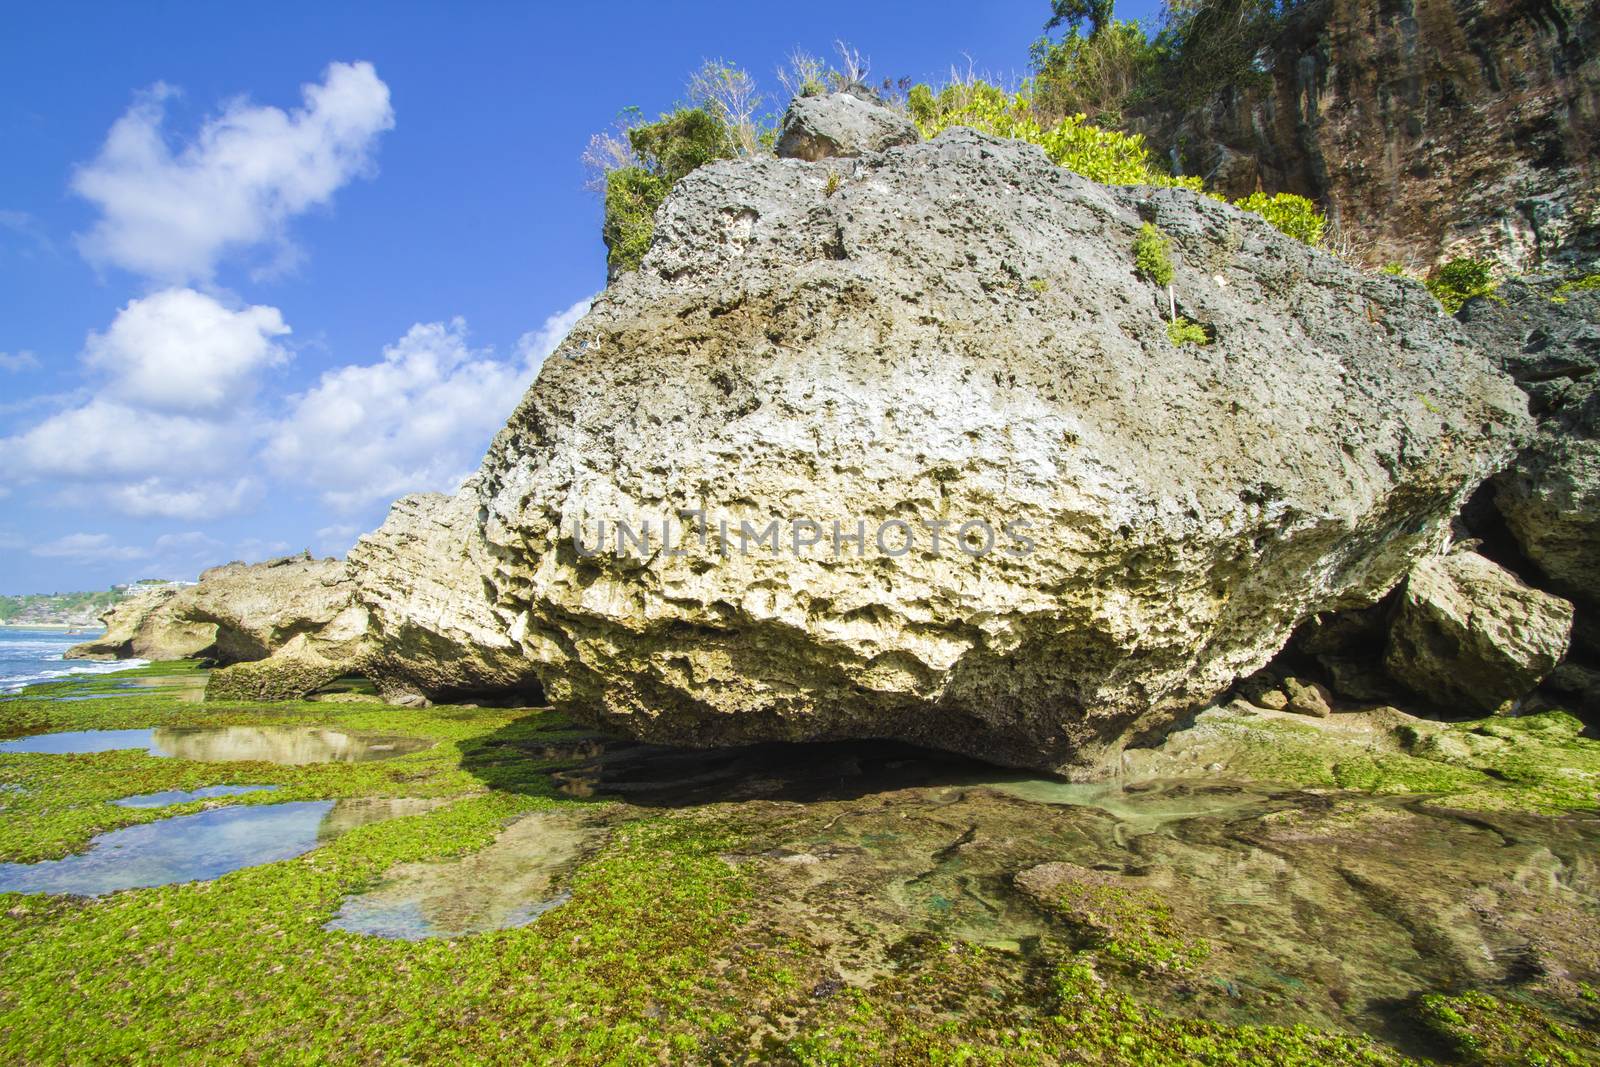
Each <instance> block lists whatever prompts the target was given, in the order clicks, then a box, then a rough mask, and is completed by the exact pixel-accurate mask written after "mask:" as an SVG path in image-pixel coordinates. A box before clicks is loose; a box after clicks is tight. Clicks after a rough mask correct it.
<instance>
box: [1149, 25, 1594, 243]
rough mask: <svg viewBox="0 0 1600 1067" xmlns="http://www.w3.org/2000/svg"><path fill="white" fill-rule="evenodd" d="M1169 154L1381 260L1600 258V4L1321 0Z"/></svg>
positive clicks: (1184, 130) (1159, 127)
mask: <svg viewBox="0 0 1600 1067" xmlns="http://www.w3.org/2000/svg"><path fill="white" fill-rule="evenodd" d="M1241 73H1242V76H1241V77H1240V78H1239V79H1238V81H1237V82H1236V83H1235V84H1233V85H1230V86H1228V87H1226V88H1224V89H1222V90H1221V91H1219V92H1217V93H1215V94H1214V95H1211V96H1210V97H1208V98H1206V99H1205V100H1203V101H1202V102H1201V103H1200V104H1199V105H1198V106H1195V107H1193V108H1191V109H1187V110H1182V109H1180V110H1179V111H1177V112H1174V113H1163V114H1148V115H1144V116H1142V119H1141V123H1142V125H1143V126H1144V128H1145V129H1146V131H1147V132H1148V134H1149V136H1150V138H1151V140H1152V143H1154V144H1155V145H1157V146H1158V147H1159V148H1160V149H1161V150H1162V152H1163V154H1164V155H1166V156H1167V157H1168V158H1170V159H1172V160H1174V161H1175V162H1177V163H1178V165H1179V166H1180V167H1181V169H1182V171H1183V172H1184V173H1188V174H1199V175H1202V176H1204V177H1205V179H1206V180H1207V182H1208V183H1209V184H1211V185H1212V186H1213V187H1215V188H1216V189H1218V190H1219V191H1220V192H1223V193H1225V194H1227V195H1229V196H1242V195H1245V194H1248V193H1251V192H1254V191H1256V190H1258V189H1260V190H1265V191H1267V192H1291V193H1297V194H1300V195H1302V196H1306V197H1310V198H1311V199H1313V200H1315V201H1317V202H1318V203H1320V204H1322V205H1323V206H1324V207H1325V209H1326V210H1327V212H1328V214H1329V216H1330V218H1331V219H1332V220H1333V222H1334V223H1335V225H1336V226H1337V227H1339V229H1340V230H1342V231H1343V232H1344V233H1346V234H1347V235H1348V236H1349V237H1350V239H1351V241H1352V242H1353V243H1354V245H1355V250H1356V251H1357V252H1359V253H1360V254H1361V255H1362V256H1363V258H1365V259H1366V260H1368V261H1369V262H1371V263H1373V264H1378V263H1384V262H1399V263H1402V264H1406V265H1408V266H1411V267H1413V268H1425V267H1427V266H1429V265H1431V264H1433V263H1434V262H1435V261H1439V260H1442V259H1445V258H1448V257H1452V256H1474V257H1478V258H1487V259H1491V260H1495V261H1498V262H1499V263H1501V264H1503V265H1504V266H1506V267H1507V268H1510V269H1512V270H1515V271H1526V270H1532V269H1534V268H1536V267H1538V266H1540V265H1551V266H1568V265H1572V264H1574V263H1581V262H1584V261H1586V260H1588V259H1591V258H1592V257H1594V256H1595V255H1596V254H1597V253H1600V215H1597V211H1600V163H1597V160H1600V4H1596V3H1594V2H1593V0H1589V2H1586V3H1573V4H1568V3H1562V2H1559V0H1460V2H1450V0H1400V2H1395V0H1312V2H1310V3H1307V4H1305V5H1303V6H1301V7H1299V8H1298V9H1296V10H1294V11H1293V12H1292V13H1291V14H1290V15H1289V16H1288V17H1287V21H1286V23H1285V26H1284V28H1283V30H1282V31H1281V32H1280V33H1279V34H1278V36H1277V37H1276V39H1275V40H1273V41H1272V43H1271V44H1270V45H1269V46H1268V47H1267V48H1265V49H1263V51H1262V52H1261V53H1260V54H1259V55H1258V56H1257V62H1256V64H1255V69H1254V70H1253V71H1250V72H1241Z"/></svg>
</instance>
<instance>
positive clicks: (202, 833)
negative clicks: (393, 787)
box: [0, 798, 441, 896]
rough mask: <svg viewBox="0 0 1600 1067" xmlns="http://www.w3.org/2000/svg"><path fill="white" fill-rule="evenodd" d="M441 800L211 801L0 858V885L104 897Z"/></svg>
mask: <svg viewBox="0 0 1600 1067" xmlns="http://www.w3.org/2000/svg"><path fill="white" fill-rule="evenodd" d="M439 803H441V802H440V801H431V800H418V799H409V798H402V799H395V800H388V799H385V800H373V799H363V800H354V801H351V800H340V801H333V800H302V801H294V802H291V803H287V804H262V805H255V806H248V807H245V806H240V807H225V808H214V809H212V810H210V811H202V812H199V813H197V814H194V815H177V816H173V817H172V818H170V819H159V820H157V821H156V822H151V823H145V824H143V825H141V826H125V827H123V828H122V829H120V830H112V831H111V832H110V833H105V834H101V835H100V836H98V837H96V838H95V839H94V840H93V841H92V842H90V845H89V849H88V851H87V852H82V853H79V854H78V855H75V856H67V857H65V858H63V859H58V860H43V861H41V862H39V863H0V891H3V892H16V893H76V894H79V895H82V896H99V895H101V894H103V893H111V892H114V891H116V890H118V889H136V888H141V887H146V886H157V885H168V884H170V883H172V882H196V881H208V880H210V879H212V878H218V877H221V876H222V875H224V874H227V873H228V872H230V871H236V870H239V869H240V868H242V867H253V866H257V865H259V864H263V863H274V862H276V861H278V860H286V859H293V858H294V857H295V856H299V855H302V854H304V853H306V852H309V851H311V850H312V849H313V848H316V847H317V846H318V845H321V844H326V843H327V842H329V841H332V840H333V839H334V838H336V837H338V836H339V835H340V834H342V833H344V832H346V831H348V830H352V829H354V828H355V827H357V826H363V825H365V824H367V823H371V822H377V821H379V820H381V819H388V818H395V817H397V816H402V815H416V814H420V813H422V812H424V811H427V810H428V809H430V808H432V807H435V806H437V805H438V804H439Z"/></svg>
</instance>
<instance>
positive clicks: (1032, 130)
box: [907, 80, 1202, 191]
mask: <svg viewBox="0 0 1600 1067" xmlns="http://www.w3.org/2000/svg"><path fill="white" fill-rule="evenodd" d="M907 107H908V109H909V110H910V113H911V118H912V120H913V121H914V122H915V123H916V124H917V129H918V130H920V131H921V132H922V135H923V136H924V137H936V136H938V135H939V134H940V133H942V132H944V131H945V130H947V129H949V128H951V127H952V126H967V127H970V128H972V129H975V130H981V131H982V132H984V133H988V134H993V135H994V136H996V137H1006V138H1010V139H1012V140H1017V141H1026V142H1028V143H1029V144H1036V145H1038V146H1039V147H1041V148H1043V149H1044V153H1045V155H1046V156H1048V157H1049V158H1050V160H1051V162H1053V163H1055V164H1057V165H1058V166H1062V167H1065V168H1067V169H1068V170H1070V171H1073V172H1074V173H1077V174H1081V175H1083V176H1084V177H1085V178H1089V179H1092V180H1093V181H1097V182H1103V183H1105V184H1107V185H1177V186H1182V187H1183V188H1185V189H1193V190H1196V191H1198V190H1199V189H1200V188H1201V186H1202V183H1201V181H1200V179H1199V178H1194V177H1186V178H1174V177H1173V176H1172V175H1170V174H1168V173H1166V171H1164V170H1163V169H1162V168H1161V167H1160V165H1159V164H1158V163H1157V162H1156V160H1155V158H1154V157H1153V156H1152V155H1151V154H1150V149H1149V147H1148V146H1147V145H1146V144H1145V143H1144V138H1143V137H1142V136H1140V135H1139V134H1126V133H1119V132H1117V131H1116V130H1109V129H1103V128H1101V127H1099V126H1093V125H1091V124H1090V123H1089V122H1088V121H1087V120H1086V118H1085V116H1084V115H1081V114H1074V115H1067V116H1065V117H1063V118H1061V119H1060V120H1058V121H1056V122H1053V123H1051V124H1049V125H1042V124H1041V123H1040V121H1039V118H1038V116H1037V115H1036V113H1035V111H1034V106H1033V97H1032V94H1031V90H1030V89H1028V88H1024V89H1023V90H1022V91H1019V92H1016V93H1008V92H1006V91H1005V90H1004V89H1002V88H1000V87H999V86H996V85H991V84H989V83H988V82H984V81H977V80H974V81H967V82H954V83H952V84H950V85H947V86H945V87H944V88H943V89H940V90H938V91H937V92H936V91H935V90H934V89H933V88H931V87H930V86H928V85H917V86H913V87H912V89H911V93H910V96H909V98H908V100H907Z"/></svg>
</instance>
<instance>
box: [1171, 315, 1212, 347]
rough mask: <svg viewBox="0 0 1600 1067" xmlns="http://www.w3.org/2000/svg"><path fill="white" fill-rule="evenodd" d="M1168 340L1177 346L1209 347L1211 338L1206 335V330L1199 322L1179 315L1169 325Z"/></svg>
mask: <svg viewBox="0 0 1600 1067" xmlns="http://www.w3.org/2000/svg"><path fill="white" fill-rule="evenodd" d="M1167 338H1168V339H1169V340H1170V341H1171V342H1172V343H1173V344H1175V345H1208V344H1210V343H1211V337H1210V335H1209V334H1207V333H1206V328H1205V327H1204V326H1202V325H1200V324H1199V323H1198V322H1191V321H1190V320H1188V319H1186V318H1184V317H1183V316H1182V315H1179V316H1178V317H1177V318H1175V319H1173V320H1172V321H1171V322H1169V323H1167Z"/></svg>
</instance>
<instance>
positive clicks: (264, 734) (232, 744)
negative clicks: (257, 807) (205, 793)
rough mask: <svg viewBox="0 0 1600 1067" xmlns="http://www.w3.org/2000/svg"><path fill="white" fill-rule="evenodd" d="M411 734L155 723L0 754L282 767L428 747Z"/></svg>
mask: <svg viewBox="0 0 1600 1067" xmlns="http://www.w3.org/2000/svg"><path fill="white" fill-rule="evenodd" d="M431 744H432V742H429V741H426V740H423V739H421V738H416V737H383V736H374V735H367V734H355V733H349V732H346V731H343V730H328V729H323V728H321V727H316V726H194V727H189V726H161V727H156V728H155V729H151V730H70V731H64V732H61V733H53V734H36V735H34V736H33V737H21V738H17V739H16V740H12V741H0V753H4V752H32V753H46V754H51V755H68V754H75V753H86V752H110V751H112V750H115V749H124V748H142V749H144V750H145V751H146V752H148V753H150V754H151V755H153V756H173V757H176V758H178V759H186V760H196V761H200V762H205V763H229V762H235V761H242V760H263V761H265V762H267V763H278V764H284V765H287V766H301V765H304V764H308V763H360V762H364V761H366V760H381V759H393V758H394V757H396V756H403V755H406V754H407V753H410V752H420V751H421V750H423V749H425V748H429V747H430V746H431Z"/></svg>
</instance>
